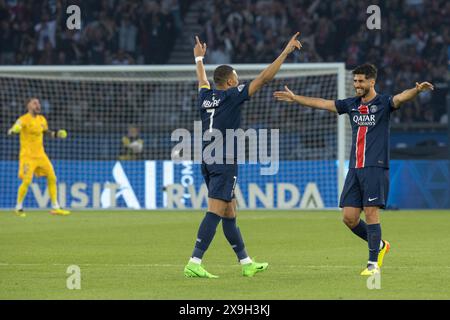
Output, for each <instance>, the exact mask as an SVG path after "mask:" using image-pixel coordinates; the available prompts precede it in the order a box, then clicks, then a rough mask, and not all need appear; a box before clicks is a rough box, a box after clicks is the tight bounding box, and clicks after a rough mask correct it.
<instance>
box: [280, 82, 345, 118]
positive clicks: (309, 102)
mask: <svg viewBox="0 0 450 320" xmlns="http://www.w3.org/2000/svg"><path fill="white" fill-rule="evenodd" d="M284 90H285V91H275V92H274V93H273V95H274V97H275V98H276V99H277V100H278V101H286V102H289V103H293V102H297V103H298V104H301V105H303V106H306V107H310V108H314V109H322V110H328V111H330V112H335V113H337V110H336V105H335V103H334V100H326V99H322V98H311V97H305V96H299V95H296V94H295V93H294V92H292V91H291V90H289V88H288V87H287V86H284Z"/></svg>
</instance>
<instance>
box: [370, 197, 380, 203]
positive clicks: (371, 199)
mask: <svg viewBox="0 0 450 320" xmlns="http://www.w3.org/2000/svg"><path fill="white" fill-rule="evenodd" d="M376 199H378V197H376V198H369V202H372V201H373V200H376Z"/></svg>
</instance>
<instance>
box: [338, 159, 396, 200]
mask: <svg viewBox="0 0 450 320" xmlns="http://www.w3.org/2000/svg"><path fill="white" fill-rule="evenodd" d="M388 194H389V169H387V168H381V167H366V168H360V169H354V168H351V169H349V170H348V174H347V177H346V178H345V184H344V189H343V190H342V194H341V200H340V202H339V207H341V208H343V207H355V208H363V207H380V208H381V209H384V208H385V207H386V203H387V200H388Z"/></svg>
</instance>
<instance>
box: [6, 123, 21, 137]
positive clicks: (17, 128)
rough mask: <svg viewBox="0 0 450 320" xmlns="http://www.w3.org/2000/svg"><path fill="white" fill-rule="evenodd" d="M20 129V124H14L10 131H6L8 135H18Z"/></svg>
mask: <svg viewBox="0 0 450 320" xmlns="http://www.w3.org/2000/svg"><path fill="white" fill-rule="evenodd" d="M21 129H22V127H21V125H20V124H17V123H16V124H15V125H13V126H12V127H11V129H9V130H8V135H11V134H13V133H15V134H17V133H20V130H21Z"/></svg>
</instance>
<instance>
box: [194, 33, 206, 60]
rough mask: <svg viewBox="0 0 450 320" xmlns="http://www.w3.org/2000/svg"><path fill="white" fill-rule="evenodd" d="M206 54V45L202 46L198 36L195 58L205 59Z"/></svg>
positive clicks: (196, 38)
mask: <svg viewBox="0 0 450 320" xmlns="http://www.w3.org/2000/svg"><path fill="white" fill-rule="evenodd" d="M205 54H206V43H203V44H201V43H200V39H199V38H198V36H195V47H194V57H196V58H197V57H204V56H205Z"/></svg>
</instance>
